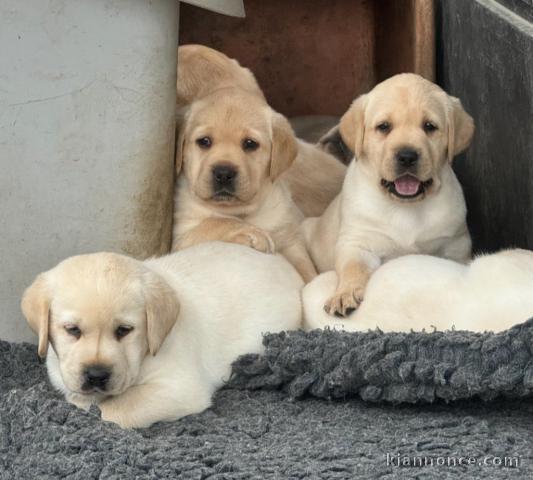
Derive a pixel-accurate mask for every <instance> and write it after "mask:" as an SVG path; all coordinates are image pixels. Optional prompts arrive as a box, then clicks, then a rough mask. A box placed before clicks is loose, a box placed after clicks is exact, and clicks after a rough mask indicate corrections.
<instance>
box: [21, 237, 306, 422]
mask: <svg viewBox="0 0 533 480" xmlns="http://www.w3.org/2000/svg"><path fill="white" fill-rule="evenodd" d="M206 279H208V282H206ZM301 287H302V281H301V279H300V278H299V276H298V274H297V273H296V272H295V271H294V270H293V269H292V267H291V266H290V265H289V264H288V263H287V262H286V261H285V260H284V259H283V258H282V257H280V256H274V255H265V254H262V253H259V252H256V251H255V250H252V249H249V248H245V247H242V246H238V245H233V244H226V243H204V244H201V245H198V246H196V247H191V248H189V249H186V250H184V251H182V252H178V253H175V254H172V255H168V256H166V257H162V258H157V259H149V260H146V261H144V262H140V261H138V260H134V259H133V258H129V257H126V256H123V255H118V254H114V253H94V254H89V255H79V256H76V257H71V258H68V259H67V260H64V261H63V262H61V263H60V264H59V265H57V266H56V267H55V268H52V269H51V270H49V271H47V272H45V273H42V274H41V275H39V276H38V277H37V279H36V280H35V281H34V283H33V284H32V285H31V286H30V287H29V288H28V289H27V290H26V292H25V294H24V297H23V299H22V310H23V312H24V315H25V316H26V318H27V320H28V322H29V324H30V326H31V327H32V329H33V330H34V331H35V332H36V333H38V335H39V347H38V349H39V350H38V351H39V355H40V356H41V357H44V356H46V363H47V368H48V373H49V376H50V380H51V382H52V384H53V385H54V386H55V387H56V388H57V389H58V390H59V391H61V392H63V393H64V394H65V396H66V398H67V400H68V401H69V402H71V403H73V404H75V405H77V406H79V407H82V408H88V407H89V406H90V405H91V404H97V405H98V406H99V408H100V410H101V412H102V418H103V419H104V420H109V421H112V422H115V423H118V424H119V425H120V426H122V427H125V428H127V427H147V426H149V425H151V424H152V423H154V422H157V421H170V420H175V419H178V418H180V417H183V416H185V415H189V414H192V413H198V412H201V411H202V410H204V409H206V408H207V407H209V405H210V404H211V397H212V395H213V393H214V392H215V390H216V389H217V388H219V387H220V386H221V385H222V384H223V382H224V380H225V379H227V378H228V377H229V374H230V365H231V362H232V361H233V360H235V359H236V358H237V357H238V356H239V355H242V354H244V353H249V352H259V351H261V349H262V347H261V335H262V334H263V333H266V332H275V331H281V330H287V329H295V328H298V327H299V325H300V321H301V305H300V289H301Z"/></svg>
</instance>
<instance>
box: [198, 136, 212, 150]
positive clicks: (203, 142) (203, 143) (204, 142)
mask: <svg viewBox="0 0 533 480" xmlns="http://www.w3.org/2000/svg"><path fill="white" fill-rule="evenodd" d="M212 143H213V142H212V141H211V137H200V138H197V139H196V145H198V146H199V147H200V148H204V149H208V148H210V147H211V145H212Z"/></svg>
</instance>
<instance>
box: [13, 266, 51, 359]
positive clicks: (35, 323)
mask: <svg viewBox="0 0 533 480" xmlns="http://www.w3.org/2000/svg"><path fill="white" fill-rule="evenodd" d="M20 306H21V309H22V313H23V314H24V316H25V317H26V320H27V321H28V323H29V325H30V327H31V329H32V330H33V331H34V332H35V333H36V334H37V335H38V336H39V345H38V347H37V353H38V355H39V357H41V358H45V357H46V352H47V351H48V328H49V323H50V293H49V291H48V285H47V283H46V277H45V274H43V273H41V274H40V275H39V276H37V278H36V279H35V281H34V282H33V283H32V284H31V285H30V286H29V287H28V288H27V289H26V291H25V292H24V295H23V296H22V302H21V304H20Z"/></svg>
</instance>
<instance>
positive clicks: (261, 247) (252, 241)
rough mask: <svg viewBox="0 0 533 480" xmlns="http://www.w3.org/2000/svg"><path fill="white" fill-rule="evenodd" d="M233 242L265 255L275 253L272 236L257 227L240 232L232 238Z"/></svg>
mask: <svg viewBox="0 0 533 480" xmlns="http://www.w3.org/2000/svg"><path fill="white" fill-rule="evenodd" d="M231 242H233V243H238V244H240V245H246V246H247V247H250V248H253V249H255V250H258V251H259V252H263V253H274V251H275V247H274V241H273V240H272V238H271V237H270V235H269V234H268V233H266V232H264V231H263V230H261V229H259V228H255V227H246V229H243V230H240V231H238V232H237V233H236V234H235V235H234V236H233V237H232V238H231Z"/></svg>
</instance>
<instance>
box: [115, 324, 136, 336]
mask: <svg viewBox="0 0 533 480" xmlns="http://www.w3.org/2000/svg"><path fill="white" fill-rule="evenodd" d="M132 330H133V327H131V326H130V325H120V326H119V327H117V329H116V330H115V337H116V338H117V340H120V339H121V338H124V337H125V336H126V335H128V333H130V332H131V331H132Z"/></svg>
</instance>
